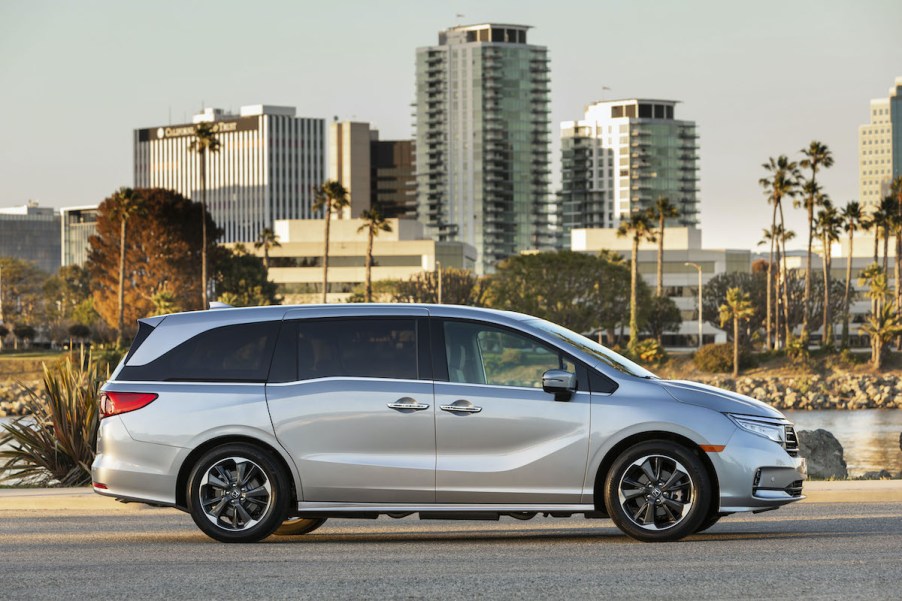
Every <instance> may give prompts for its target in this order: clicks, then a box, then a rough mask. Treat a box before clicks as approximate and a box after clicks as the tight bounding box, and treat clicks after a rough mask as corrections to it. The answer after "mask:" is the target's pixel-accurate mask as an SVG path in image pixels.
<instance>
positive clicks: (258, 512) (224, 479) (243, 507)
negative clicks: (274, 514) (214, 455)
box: [198, 457, 273, 531]
mask: <svg viewBox="0 0 902 601" xmlns="http://www.w3.org/2000/svg"><path fill="white" fill-rule="evenodd" d="M198 492H199V495H198V497H199V500H200V504H201V507H202V508H203V512H204V515H205V516H206V517H207V519H208V520H210V522H212V523H213V524H214V525H216V526H217V527H218V528H222V529H224V530H230V531H242V530H247V529H249V528H252V527H254V526H255V525H257V524H258V523H259V522H260V520H262V519H263V518H264V517H265V516H266V514H267V510H268V509H269V507H270V505H271V504H272V501H273V494H272V486H271V484H270V482H269V479H268V478H267V477H266V473H265V472H264V471H263V469H262V468H261V467H260V466H259V465H257V464H256V463H254V462H253V461H251V460H250V459H247V458H245V457H226V458H224V459H220V460H219V461H217V462H216V463H215V464H213V465H212V466H211V467H210V468H209V469H208V470H207V472H206V473H205V474H204V476H203V478H202V479H201V481H200V483H199V489H198Z"/></svg>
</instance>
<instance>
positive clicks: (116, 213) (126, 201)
mask: <svg viewBox="0 0 902 601" xmlns="http://www.w3.org/2000/svg"><path fill="white" fill-rule="evenodd" d="M112 199H113V202H112V203H111V204H110V205H109V218H110V219H112V220H114V221H117V222H119V287H118V295H117V299H118V301H119V319H118V321H117V324H116V345H117V346H119V347H123V346H125V249H126V247H127V241H128V235H127V234H128V222H129V220H130V219H131V218H132V217H133V216H135V215H138V214H139V213H141V211H143V210H144V206H143V204H142V203H141V198H140V196H139V195H137V194H135V191H134V190H133V189H132V188H126V187H124V186H123V187H122V188H119V190H118V191H117V192H116V193H114V194H113V196H112Z"/></svg>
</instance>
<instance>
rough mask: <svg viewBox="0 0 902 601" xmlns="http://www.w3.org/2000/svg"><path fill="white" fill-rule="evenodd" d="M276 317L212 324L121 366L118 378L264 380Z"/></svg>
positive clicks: (274, 331)
mask: <svg viewBox="0 0 902 601" xmlns="http://www.w3.org/2000/svg"><path fill="white" fill-rule="evenodd" d="M279 323H280V322H278V321H265V322H257V323H245V324H237V325H231V326H223V327H220V328H213V329H211V330H207V331H206V332H202V333H200V334H198V335H197V336H195V337H193V338H191V339H189V340H187V341H185V342H183V343H182V344H180V345H178V346H177V347H175V348H173V349H172V350H170V351H169V352H167V353H165V354H164V355H162V356H160V357H158V358H157V359H154V360H153V361H151V362H150V363H148V364H146V365H136V366H128V365H126V366H125V367H123V368H122V371H121V372H120V374H119V379H120V380H141V381H157V382H166V381H169V382H179V381H181V382H265V381H266V376H267V374H268V372H269V365H270V362H271V360H272V349H273V345H274V343H275V338H276V335H277V334H278V331H279Z"/></svg>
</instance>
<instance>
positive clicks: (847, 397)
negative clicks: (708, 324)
mask: <svg viewBox="0 0 902 601" xmlns="http://www.w3.org/2000/svg"><path fill="white" fill-rule="evenodd" d="M699 381H700V382H704V383H705V384H710V385H711V386H717V387H718V388H725V389H727V390H734V391H736V392H738V393H740V394H744V395H746V396H750V397H752V398H755V399H758V400H759V401H764V402H765V403H767V404H769V405H773V406H774V407H776V408H777V409H797V410H802V411H805V410H813V409H902V378H900V377H898V376H895V375H885V376H883V375H857V374H840V375H830V376H819V375H807V376H783V377H756V376H744V377H739V378H737V379H736V380H734V379H733V378H730V377H725V376H714V377H709V378H699Z"/></svg>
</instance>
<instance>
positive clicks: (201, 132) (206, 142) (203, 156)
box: [188, 121, 220, 309]
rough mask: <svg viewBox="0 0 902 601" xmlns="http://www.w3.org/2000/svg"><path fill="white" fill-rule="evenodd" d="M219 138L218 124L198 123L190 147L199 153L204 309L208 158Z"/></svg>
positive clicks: (204, 296)
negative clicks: (217, 135)
mask: <svg viewBox="0 0 902 601" xmlns="http://www.w3.org/2000/svg"><path fill="white" fill-rule="evenodd" d="M219 146H220V145H219V139H218V138H217V137H216V125H215V124H214V123H211V122H209V121H203V122H201V123H197V124H196V125H195V126H194V139H192V140H191V142H190V144H189V145H188V148H189V149H190V150H192V151H193V152H196V153H197V164H198V170H199V172H200V191H201V192H200V205H201V207H202V208H203V211H201V215H202V217H201V220H200V223H201V226H200V227H201V247H200V248H201V251H200V265H201V267H200V281H201V286H200V293H201V307H203V308H204V309H206V308H208V307H209V306H210V304H209V301H208V299H207V287H208V286H209V279H208V278H207V273H208V272H207V267H208V264H207V246H208V244H207V219H206V215H207V159H208V157H209V155H210V154H211V153H216V152H219Z"/></svg>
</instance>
